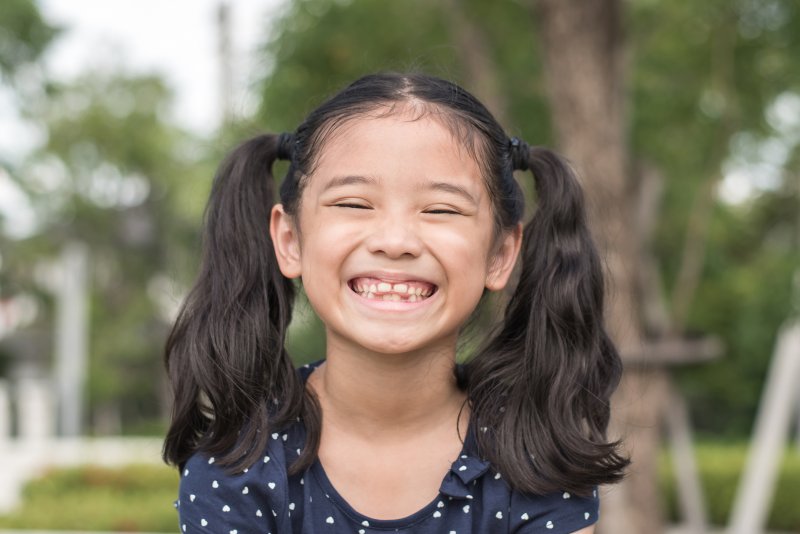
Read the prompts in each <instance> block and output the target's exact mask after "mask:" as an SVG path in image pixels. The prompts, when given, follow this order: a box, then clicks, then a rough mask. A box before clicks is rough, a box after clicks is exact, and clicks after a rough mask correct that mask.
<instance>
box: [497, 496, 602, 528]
mask: <svg viewBox="0 0 800 534" xmlns="http://www.w3.org/2000/svg"><path fill="white" fill-rule="evenodd" d="M598 511H599V500H598V498H597V489H596V488H595V489H594V490H593V491H592V493H591V494H589V495H588V496H585V497H584V496H579V495H574V494H570V493H569V492H566V491H563V492H556V493H550V494H548V495H541V496H540V495H530V494H525V493H519V492H513V493H512V495H511V517H510V532H515V533H520V534H522V533H542V534H570V533H572V532H577V531H579V530H581V529H583V528H586V527H588V526H590V525H593V524H594V523H596V522H597V519H598Z"/></svg>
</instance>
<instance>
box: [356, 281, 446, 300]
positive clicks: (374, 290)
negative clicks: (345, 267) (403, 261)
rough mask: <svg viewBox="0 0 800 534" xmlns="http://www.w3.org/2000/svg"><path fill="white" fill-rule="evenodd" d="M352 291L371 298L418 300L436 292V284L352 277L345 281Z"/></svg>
mask: <svg viewBox="0 0 800 534" xmlns="http://www.w3.org/2000/svg"><path fill="white" fill-rule="evenodd" d="M347 284H348V285H349V286H350V289H352V290H353V291H354V292H356V293H358V294H359V295H361V296H362V297H364V298H366V299H371V300H388V301H394V302H420V301H422V300H425V299H427V298H429V297H430V296H431V295H433V294H434V293H436V289H437V288H436V286H435V285H434V284H430V283H428V282H422V281H420V280H404V281H402V282H397V281H387V280H380V279H378V278H353V279H352V280H350V281H349V282H348V283H347Z"/></svg>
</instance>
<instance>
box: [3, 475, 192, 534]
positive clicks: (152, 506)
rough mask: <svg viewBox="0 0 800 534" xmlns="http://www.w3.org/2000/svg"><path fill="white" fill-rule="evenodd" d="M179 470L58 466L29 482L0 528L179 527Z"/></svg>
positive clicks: (153, 529) (156, 529)
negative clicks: (20, 502)
mask: <svg viewBox="0 0 800 534" xmlns="http://www.w3.org/2000/svg"><path fill="white" fill-rule="evenodd" d="M177 487H178V474H177V472H176V471H175V470H174V469H171V468H169V467H167V466H155V465H129V466H125V467H122V468H114V469H112V468H105V467H96V466H88V467H79V468H72V469H53V470H51V471H50V472H48V473H47V474H46V475H45V476H44V477H42V478H40V479H37V480H34V481H32V482H30V483H29V484H28V485H27V486H26V488H25V490H24V493H23V505H22V506H21V508H19V509H18V510H16V511H14V513H12V514H11V515H7V516H0V528H34V529H54V530H55V529H62V530H67V529H75V530H77V529H81V530H104V531H126V532H144V531H146V532H176V531H177V525H178V515H177V512H176V511H175V508H174V507H173V504H172V503H173V501H174V500H175V499H176V498H177Z"/></svg>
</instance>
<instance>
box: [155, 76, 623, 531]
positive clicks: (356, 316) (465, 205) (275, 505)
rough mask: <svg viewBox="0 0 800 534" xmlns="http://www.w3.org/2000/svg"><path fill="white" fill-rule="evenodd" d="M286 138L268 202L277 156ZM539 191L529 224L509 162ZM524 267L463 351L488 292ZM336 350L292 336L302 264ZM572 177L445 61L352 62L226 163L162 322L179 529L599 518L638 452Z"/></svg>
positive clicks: (482, 527)
mask: <svg viewBox="0 0 800 534" xmlns="http://www.w3.org/2000/svg"><path fill="white" fill-rule="evenodd" d="M276 159H285V160H288V161H289V169H288V171H287V174H286V176H285V177H284V179H283V182H282V184H281V188H280V203H279V204H275V198H274V192H273V191H274V187H275V185H274V183H273V177H272V174H271V173H272V171H271V168H272V164H273V162H274V161H275V160H276ZM515 170H530V171H532V173H533V176H534V178H535V180H536V189H537V193H538V206H537V209H536V213H535V215H534V217H533V219H532V220H531V221H530V222H529V223H528V224H527V225H526V226H525V228H524V229H523V228H522V224H521V222H520V221H521V218H522V215H523V195H522V192H521V190H520V188H519V186H518V185H517V183H516V182H515V180H514V177H513V171H515ZM518 256H521V258H520V262H519V263H520V264H521V265H520V269H519V281H518V282H517V285H516V289H515V291H514V293H513V295H512V297H511V298H510V301H509V302H508V304H507V307H506V309H505V314H504V316H503V318H502V320H501V321H500V322H499V325H498V326H497V327H496V329H495V330H494V332H493V333H492V334H491V335H490V336H489V338H488V340H487V341H486V342H485V344H484V345H483V346H482V348H480V349H479V350H478V351H477V353H476V354H475V356H474V357H473V358H471V359H470V361H469V362H467V363H466V364H463V365H458V364H456V361H455V357H456V347H457V343H458V338H459V333H460V332H462V331H463V329H464V327H465V325H466V324H467V323H468V320H469V318H470V316H471V315H472V314H473V312H474V311H475V310H476V308H477V307H478V304H479V302H480V301H481V300H482V297H483V296H484V295H485V294H486V293H487V292H492V291H500V290H502V289H503V288H504V287H505V286H506V284H507V283H508V281H509V278H510V276H511V272H512V269H513V268H514V265H515V263H517V259H518ZM295 279H297V280H300V281H302V287H303V290H304V291H305V293H306V295H307V297H308V300H309V302H310V304H311V306H312V307H313V308H314V310H315V311H316V312H317V314H318V315H319V317H320V318H321V320H322V322H323V323H324V325H325V333H326V341H327V350H326V354H325V359H324V360H321V361H319V362H317V363H315V364H313V365H309V366H305V367H304V368H302V369H300V370H298V371H296V370H295V369H294V368H293V366H292V363H291V360H290V359H289V355H288V354H287V353H286V350H285V349H284V339H285V336H286V329H287V326H288V324H289V321H290V319H291V315H292V304H293V301H294V287H295V286H294V283H293V280H295ZM602 310H603V278H602V273H601V267H600V261H599V259H598V255H597V253H596V251H595V248H594V246H593V244H592V241H591V238H590V234H589V231H588V229H587V228H586V222H585V215H584V207H583V200H582V196H581V191H580V188H579V185H578V182H577V180H576V178H575V177H574V176H573V174H572V173H571V171H570V170H569V168H568V167H567V166H566V165H565V164H564V162H563V161H562V160H561V159H560V158H559V157H558V156H557V155H555V154H554V153H553V152H551V151H549V150H547V149H544V148H538V147H529V146H528V145H527V144H525V143H524V142H522V141H520V140H518V139H516V138H512V139H509V138H508V137H507V136H506V134H505V133H504V131H503V129H502V128H501V127H500V125H498V124H497V122H496V121H495V119H494V118H493V117H492V116H491V114H490V113H489V112H488V111H487V110H486V108H485V107H484V106H483V105H481V103H480V102H478V101H477V100H476V99H475V98H474V97H473V96H472V95H470V94H469V93H467V92H466V91H464V90H463V89H461V88H460V87H458V86H456V85H454V84H452V83H449V82H446V81H444V80H440V79H437V78H433V77H429V76H424V75H418V74H410V75H404V74H381V75H373V76H367V77H365V78H362V79H360V80H357V81H356V82H354V83H353V84H352V85H350V86H349V87H347V88H345V89H344V90H343V91H342V92H340V93H339V94H337V95H336V96H334V97H333V98H331V99H330V100H328V101H327V102H325V103H324V104H322V105H321V106H320V107H319V108H317V109H316V110H315V111H313V112H312V113H311V114H310V115H309V116H308V118H307V119H306V120H305V122H303V123H302V124H301V125H300V126H299V127H298V128H297V130H296V132H294V133H291V134H281V135H280V136H276V135H261V136H258V137H256V138H254V139H251V140H249V141H247V142H245V143H244V144H242V145H241V146H239V147H238V148H237V149H236V150H234V151H233V153H232V154H231V155H230V156H229V157H228V158H227V159H226V161H225V162H224V163H223V164H222V166H221V168H220V170H219V172H218V174H217V176H216V178H215V181H214V185H213V188H212V191H211V198H210V200H209V204H208V207H207V211H206V228H205V234H204V255H203V263H202V267H201V272H200V275H199V278H198V280H197V282H196V284H195V286H194V288H193V289H192V291H191V293H190V295H189V296H188V298H187V299H186V302H185V303H184V305H183V308H182V309H181V312H180V315H179V317H178V319H177V321H176V323H175V325H174V327H173V329H172V332H171V334H170V336H169V339H168V341H167V344H166V361H167V368H168V372H169V376H170V380H171V382H172V385H173V388H174V393H175V403H174V409H173V418H172V423H171V426H170V428H169V433H168V435H167V438H166V443H165V446H164V458H165V460H166V461H168V462H171V463H173V464H175V465H177V466H179V468H180V471H181V480H180V491H179V499H178V501H177V502H176V506H177V508H178V511H179V516H180V528H181V530H182V531H184V532H214V533H226V534H236V533H240V534H244V533H250V532H254V533H256V532H257V533H272V534H276V533H280V534H288V533H293V532H297V533H300V532H302V533H326V532H359V533H361V534H366V533H368V532H370V533H375V532H383V531H395V532H407V533H439V532H445V533H447V532H458V533H468V532H474V533H489V532H491V533H493V532H497V533H505V532H547V533H567V532H581V533H588V532H592V530H593V527H592V525H593V524H594V523H595V522H596V520H597V512H598V500H597V486H598V485H599V484H605V483H610V482H615V481H617V480H619V479H620V477H621V476H622V471H623V469H624V467H625V465H626V464H627V460H626V459H625V458H623V457H622V456H621V455H619V454H618V453H617V449H616V448H617V445H618V444H617V443H607V440H606V437H605V431H606V426H607V423H608V419H609V408H608V399H609V395H610V394H611V392H612V391H613V389H614V387H615V386H616V384H617V381H618V378H619V375H620V361H619V358H618V355H617V352H616V350H615V348H614V346H613V345H612V343H611V342H610V340H609V338H608V336H607V335H606V332H605V330H604V327H603V320H602Z"/></svg>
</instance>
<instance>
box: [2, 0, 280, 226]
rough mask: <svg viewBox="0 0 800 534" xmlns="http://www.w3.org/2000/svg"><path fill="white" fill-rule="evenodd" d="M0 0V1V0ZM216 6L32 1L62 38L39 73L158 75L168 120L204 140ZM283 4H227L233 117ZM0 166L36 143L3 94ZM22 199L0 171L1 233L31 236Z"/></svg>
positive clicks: (214, 67)
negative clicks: (169, 97)
mask: <svg viewBox="0 0 800 534" xmlns="http://www.w3.org/2000/svg"><path fill="white" fill-rule="evenodd" d="M0 1H2V0H0ZM222 1H223V0H39V1H38V4H39V7H40V10H41V12H42V15H43V16H44V18H45V20H47V21H48V22H49V23H51V24H53V25H55V26H59V27H62V28H63V29H64V31H63V32H62V34H61V35H60V36H59V37H58V38H57V40H56V41H55V42H54V43H53V44H52V45H51V47H50V48H49V49H48V51H47V53H46V56H45V58H44V59H45V68H46V71H47V72H48V73H49V75H50V76H52V77H53V78H55V79H58V80H63V81H69V80H71V79H73V78H75V77H76V76H78V75H79V74H80V73H82V72H85V71H86V70H89V69H92V68H104V67H106V68H109V67H110V68H118V67H121V68H123V69H124V70H125V71H126V72H130V73H138V72H141V73H148V72H156V73H160V74H162V75H163V77H164V78H165V79H166V81H167V83H168V84H169V86H170V87H171V88H172V89H173V91H174V94H175V107H174V119H175V120H176V121H177V123H178V124H180V125H182V126H184V127H185V128H187V129H189V130H192V131H194V132H196V133H198V134H201V135H202V134H210V133H211V132H213V131H214V129H215V128H216V127H217V125H218V124H219V119H220V110H221V105H220V96H219V95H220V91H219V87H220V81H219V80H220V77H219V72H220V69H219V60H218V52H217V50H218V34H217V25H216V19H217V10H218V8H219V5H220V4H221V3H222ZM285 1H286V0H227V4H228V5H229V6H230V9H231V30H232V31H231V45H232V51H233V54H232V55H233V57H234V62H233V67H234V74H235V84H234V86H235V87H234V89H235V90H234V95H233V110H234V112H236V111H237V110H245V109H246V108H247V105H248V102H251V101H252V99H251V98H248V96H249V95H248V92H247V86H248V84H249V82H250V80H252V79H253V78H255V77H257V76H258V75H259V74H260V72H258V71H257V69H258V68H259V67H260V68H264V66H263V60H262V62H261V63H259V62H257V61H255V54H254V51H255V48H256V47H257V46H258V45H259V44H260V43H263V42H265V41H266V40H267V39H268V35H265V28H269V27H270V20H271V19H273V18H274V17H275V16H276V15H277V14H278V13H280V10H281V9H282V8H283V6H284V4H285ZM0 125H2V133H0V160H3V161H8V162H11V163H12V165H13V164H14V163H16V162H19V161H21V160H22V159H23V158H24V156H25V154H26V153H27V152H29V151H30V150H31V149H33V148H35V147H36V145H37V144H38V143H39V142H41V137H42V134H41V132H39V131H38V130H37V129H35V128H34V127H33V126H31V125H29V124H26V123H25V122H24V121H22V120H20V118H19V116H18V114H17V112H16V109H15V104H14V101H13V99H12V97H11V94H10V93H9V92H8V91H7V90H5V91H3V90H0ZM26 204H27V202H26V199H25V197H24V195H22V193H20V192H19V190H18V189H17V188H16V187H15V186H13V185H12V183H11V180H10V178H9V177H8V176H6V175H4V174H3V171H2V170H1V169H0V212H2V213H3V214H5V215H6V216H7V217H8V218H9V221H8V223H7V225H6V228H7V229H8V230H9V231H10V233H11V234H12V235H13V234H15V235H16V236H17V237H22V236H24V235H25V234H26V233H28V231H29V230H31V229H32V225H33V217H32V214H31V212H30V210H29V209H27V208H26Z"/></svg>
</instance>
